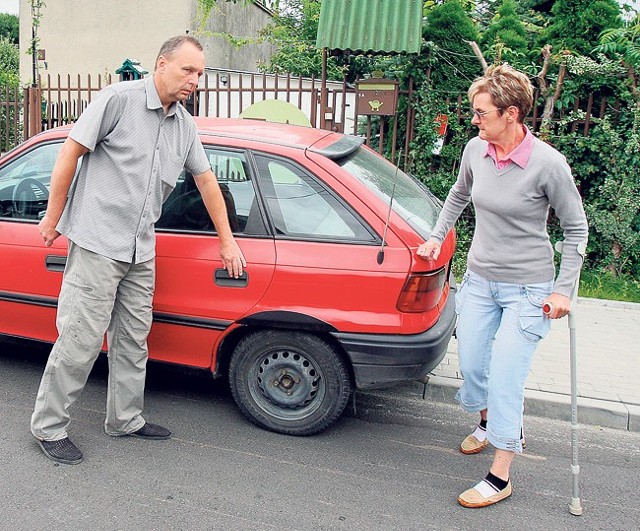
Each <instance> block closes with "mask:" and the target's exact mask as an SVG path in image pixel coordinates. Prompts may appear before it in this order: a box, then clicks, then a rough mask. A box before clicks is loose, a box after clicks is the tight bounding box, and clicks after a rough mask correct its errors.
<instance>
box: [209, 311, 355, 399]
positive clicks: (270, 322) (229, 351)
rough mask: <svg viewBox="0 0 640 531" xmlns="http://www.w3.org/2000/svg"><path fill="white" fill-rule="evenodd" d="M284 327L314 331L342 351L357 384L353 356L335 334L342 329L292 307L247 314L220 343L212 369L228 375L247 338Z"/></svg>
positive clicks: (315, 334)
mask: <svg viewBox="0 0 640 531" xmlns="http://www.w3.org/2000/svg"><path fill="white" fill-rule="evenodd" d="M267 330H280V331H287V330H289V331H291V332H306V333H309V334H312V335H314V336H316V337H318V338H320V339H323V340H324V341H326V342H327V343H329V344H330V345H331V346H332V347H333V348H334V349H335V350H336V352H338V354H339V355H340V357H341V358H342V360H343V361H344V362H345V364H346V366H347V368H348V370H349V378H350V379H351V384H352V385H354V388H355V381H356V380H355V372H354V369H353V364H352V362H351V358H350V357H349V355H348V354H347V351H346V350H345V348H344V346H343V345H342V344H341V343H340V341H339V340H338V339H337V338H336V337H335V336H334V335H333V332H337V331H338V330H337V329H336V328H335V327H334V326H333V325H331V324H329V323H326V322H324V321H321V320H320V319H318V318H316V317H312V316H310V315H306V314H303V313H299V312H291V311H283V310H277V311H269V312H260V313H257V314H253V315H251V316H247V317H244V318H242V319H240V320H239V321H238V322H237V325H236V326H235V327H234V328H233V329H232V330H230V331H229V333H227V334H226V335H225V336H224V338H223V339H222V341H221V342H220V344H219V345H218V348H217V351H216V357H215V360H216V362H215V364H214V366H212V367H211V370H212V372H213V374H214V375H215V376H224V377H227V376H228V374H229V364H230V362H231V357H232V356H233V352H234V350H235V348H236V346H237V345H238V343H239V342H240V341H242V339H243V338H245V337H246V336H248V335H249V334H252V333H254V332H260V331H267Z"/></svg>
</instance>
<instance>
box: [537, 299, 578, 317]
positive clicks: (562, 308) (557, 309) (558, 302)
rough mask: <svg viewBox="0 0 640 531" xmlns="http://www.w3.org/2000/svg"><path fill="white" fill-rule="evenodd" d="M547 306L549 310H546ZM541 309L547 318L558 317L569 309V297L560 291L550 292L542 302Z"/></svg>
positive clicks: (565, 313)
mask: <svg viewBox="0 0 640 531" xmlns="http://www.w3.org/2000/svg"><path fill="white" fill-rule="evenodd" d="M547 308H548V309H549V311H546V309H547ZM542 309H543V311H544V314H545V315H546V316H547V317H548V318H549V319H560V318H561V317H564V316H565V315H567V314H568V313H569V311H570V310H571V299H569V297H567V296H566V295H561V294H560V293H552V294H551V295H549V296H548V297H547V298H546V299H545V300H544V302H543V303H542Z"/></svg>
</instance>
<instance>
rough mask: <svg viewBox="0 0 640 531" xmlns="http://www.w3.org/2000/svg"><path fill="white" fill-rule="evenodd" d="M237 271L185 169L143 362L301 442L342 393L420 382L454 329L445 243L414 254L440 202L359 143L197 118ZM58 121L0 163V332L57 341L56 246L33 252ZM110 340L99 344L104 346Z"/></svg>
mask: <svg viewBox="0 0 640 531" xmlns="http://www.w3.org/2000/svg"><path fill="white" fill-rule="evenodd" d="M196 122H197V124H198V128H199V131H200V137H201V139H202V142H203V144H204V146H205V149H206V151H207V154H208V155H209V159H210V161H211V166H212V168H213V170H214V172H215V174H216V175H217V177H218V181H219V183H220V186H221V188H222V190H223V195H224V197H225V200H226V203H227V209H228V211H229V221H230V223H231V227H232V229H233V231H234V234H235V236H236V239H237V241H238V243H239V245H240V247H241V248H242V251H243V253H244V255H245V257H246V259H247V263H248V265H247V270H246V273H245V274H244V275H243V276H242V278H240V279H233V278H230V277H229V276H228V275H227V274H226V271H224V270H223V269H222V264H221V261H220V259H219V253H218V245H219V244H218V239H217V237H216V234H215V231H214V228H213V225H212V223H211V221H210V219H209V217H208V216H207V213H206V211H205V209H204V206H203V202H202V199H201V197H200V194H199V193H198V191H197V189H196V187H195V184H194V180H193V177H192V176H191V175H190V174H185V173H183V174H182V175H181V176H180V177H179V179H178V182H177V186H176V188H175V190H174V191H173V193H172V194H171V195H170V196H169V197H168V199H167V201H166V202H165V205H164V210H163V214H162V216H161V218H160V219H159V220H158V222H157V224H156V230H157V288H156V294H155V299H154V323H153V327H152V330H151V335H150V337H149V349H150V356H151V358H152V359H154V360H159V361H164V362H171V363H178V364H182V365H188V366H192V367H200V368H204V369H208V370H210V371H211V372H212V373H213V374H214V375H228V378H229V382H230V386H231V390H232V392H233V396H234V398H235V400H236V402H237V403H238V406H239V407H240V409H241V410H242V411H243V413H244V414H245V415H246V416H247V417H248V418H249V419H250V420H251V421H253V422H255V423H256V424H258V425H259V426H262V427H264V428H267V429H269V430H273V431H277V432H281V433H286V434H294V435H309V434H313V433H317V432H319V431H321V430H323V429H325V428H326V427H328V426H329V425H330V424H332V423H333V422H334V421H335V420H336V419H337V418H338V417H339V416H340V415H341V413H342V411H343V410H344V408H345V405H346V404H347V401H348V399H349V396H350V394H351V392H352V390H353V389H354V388H366V387H372V386H381V385H384V384H388V383H390V382H396V381H400V380H411V379H416V378H420V377H423V376H424V375H426V374H427V373H428V372H429V371H431V370H432V369H433V368H434V367H435V366H436V365H437V364H438V363H439V362H440V360H441V359H442V357H443V356H444V354H445V351H446V348H447V343H448V342H449V339H450V337H451V334H452V331H453V329H454V325H455V312H454V302H453V298H454V297H453V296H452V289H451V287H452V285H453V280H452V276H451V271H450V270H451V258H452V255H453V251H454V246H455V241H454V235H453V233H451V234H449V235H448V236H447V239H446V240H445V242H444V244H443V247H442V253H441V255H440V257H439V259H438V261H436V262H428V261H426V260H423V259H421V258H419V257H417V256H416V254H415V252H416V249H417V247H418V245H419V244H420V243H422V242H423V241H424V240H425V239H426V238H427V237H428V236H429V233H430V231H431V230H432V228H433V226H434V224H435V221H436V218H437V215H438V212H439V210H440V203H439V202H438V200H437V199H436V198H435V197H434V196H433V195H432V194H431V193H430V192H429V191H428V190H427V188H426V187H425V186H424V185H422V184H420V183H419V182H418V181H416V180H415V179H413V178H412V177H410V176H408V175H406V174H405V173H403V172H402V171H399V170H397V169H396V168H395V166H393V165H392V164H391V163H389V162H388V161H387V160H385V159H384V158H382V157H381V156H379V155H378V154H376V153H375V152H373V151H372V150H370V149H369V148H367V147H365V146H363V145H362V139H360V138H357V137H354V136H347V135H342V134H338V133H333V132H329V131H325V130H320V129H312V128H304V127H297V126H291V125H281V124H272V123H267V122H261V121H255V120H226V119H211V118H196ZM68 131H69V127H62V128H58V129H52V130H50V131H46V132H44V133H41V134H39V135H37V136H35V137H33V138H31V139H30V140H28V141H27V142H25V143H23V144H21V145H20V146H18V147H17V148H15V149H14V150H12V151H11V152H9V153H8V154H7V155H5V156H4V157H3V158H2V159H0V271H1V274H0V335H2V336H5V337H18V338H29V339H34V340H39V341H45V342H54V341H55V339H56V337H57V331H56V326H55V313H56V303H57V297H58V293H59V290H60V283H61V279H62V271H63V269H64V266H65V260H66V253H67V241H66V239H65V238H63V237H61V238H58V239H57V240H56V242H55V243H54V245H53V247H49V248H47V247H45V246H44V245H43V244H42V238H41V237H40V234H39V232H38V228H37V224H38V220H39V219H40V218H41V217H42V216H43V214H44V212H45V209H46V207H47V198H48V186H49V180H50V177H51V171H52V168H53V165H54V162H55V160H56V156H57V154H58V151H59V149H60V146H61V145H62V142H63V141H64V139H65V137H66V135H67V133H68ZM106 347H107V345H106V344H105V349H106Z"/></svg>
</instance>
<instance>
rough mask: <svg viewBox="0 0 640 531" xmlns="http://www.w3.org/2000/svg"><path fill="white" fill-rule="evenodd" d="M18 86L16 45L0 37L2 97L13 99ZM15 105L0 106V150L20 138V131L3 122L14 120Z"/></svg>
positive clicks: (0, 84)
mask: <svg viewBox="0 0 640 531" xmlns="http://www.w3.org/2000/svg"><path fill="white" fill-rule="evenodd" d="M19 86H20V52H19V51H18V46H17V45H15V44H13V43H12V42H11V41H9V40H8V39H7V38H5V37H0V93H1V96H0V97H2V99H3V100H4V99H5V98H6V100H5V101H7V103H8V102H9V101H15V99H16V97H19V94H18V91H17V89H18V87H19ZM16 111H17V106H12V105H5V106H3V107H2V108H0V124H3V127H2V128H0V151H6V150H7V149H11V148H12V147H13V146H15V145H16V144H17V143H18V142H19V141H20V139H21V136H22V131H21V130H19V129H14V128H10V127H4V124H7V123H15V122H16Z"/></svg>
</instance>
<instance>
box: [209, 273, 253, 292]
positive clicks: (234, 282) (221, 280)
mask: <svg viewBox="0 0 640 531" xmlns="http://www.w3.org/2000/svg"><path fill="white" fill-rule="evenodd" d="M213 280H214V282H215V283H216V286H221V287H223V288H244V287H246V286H247V284H249V274H248V273H247V272H246V271H243V272H242V275H240V276H239V277H238V278H233V277H232V276H229V272H228V271H227V270H226V269H216V271H215V273H214V274H213Z"/></svg>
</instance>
